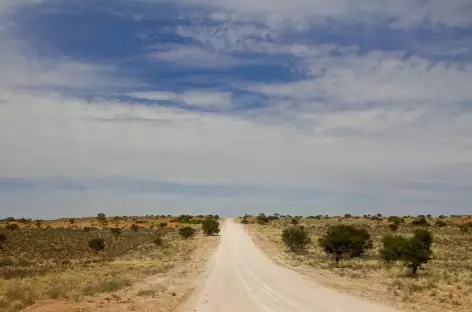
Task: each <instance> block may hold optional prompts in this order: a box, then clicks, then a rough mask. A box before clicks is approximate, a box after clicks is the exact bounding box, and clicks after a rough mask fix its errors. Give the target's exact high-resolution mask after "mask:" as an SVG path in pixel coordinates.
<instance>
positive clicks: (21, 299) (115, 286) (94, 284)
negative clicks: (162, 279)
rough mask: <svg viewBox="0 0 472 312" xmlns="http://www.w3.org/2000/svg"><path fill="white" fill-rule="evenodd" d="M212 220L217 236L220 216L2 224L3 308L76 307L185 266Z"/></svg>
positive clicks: (0, 283)
mask: <svg viewBox="0 0 472 312" xmlns="http://www.w3.org/2000/svg"><path fill="white" fill-rule="evenodd" d="M210 219H211V220H213V221H214V222H216V224H217V226H216V229H215V227H213V228H212V233H215V231H217V230H218V229H219V223H218V221H216V220H217V216H187V215H182V216H179V217H172V216H147V217H107V216H106V215H105V214H103V213H100V214H98V215H97V216H96V217H95V218H84V219H73V218H67V219H62V220H54V221H43V220H27V219H20V220H15V219H13V218H9V219H6V220H3V221H1V222H0V311H5V312H12V311H19V310H21V309H24V308H26V307H28V306H31V305H33V304H35V303H36V302H38V301H43V300H50V299H57V300H64V301H70V302H81V301H84V300H85V299H87V298H90V297H91V296H95V295H97V294H100V293H114V292H116V291H118V290H120V289H124V288H126V287H128V286H132V285H133V284H134V283H137V282H139V281H141V280H143V279H144V278H146V277H148V276H151V275H154V274H158V273H162V274H165V273H166V272H167V271H169V270H171V269H176V268H178V267H179V266H182V267H184V266H185V265H187V264H188V262H189V259H190V258H191V257H192V254H193V253H194V251H195V250H196V249H197V248H198V247H199V245H202V244H203V243H205V242H206V241H207V240H208V239H207V238H205V236H204V235H202V234H203V232H204V231H203V230H202V229H201V227H202V224H204V221H206V220H210ZM165 291H166V287H162V289H160V292H165ZM141 295H142V294H141ZM172 296H174V295H172ZM117 300H118V299H117Z"/></svg>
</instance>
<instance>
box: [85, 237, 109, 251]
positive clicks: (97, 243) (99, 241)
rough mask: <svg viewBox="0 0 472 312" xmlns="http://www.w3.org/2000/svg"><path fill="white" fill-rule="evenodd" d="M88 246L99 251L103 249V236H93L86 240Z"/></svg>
mask: <svg viewBox="0 0 472 312" xmlns="http://www.w3.org/2000/svg"><path fill="white" fill-rule="evenodd" d="M88 246H89V247H90V249H93V250H94V251H95V252H99V251H102V250H104V249H105V241H104V240H103V238H93V239H91V240H89V241H88Z"/></svg>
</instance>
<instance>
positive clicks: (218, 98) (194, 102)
mask: <svg viewBox="0 0 472 312" xmlns="http://www.w3.org/2000/svg"><path fill="white" fill-rule="evenodd" d="M130 95H131V96H133V97H136V98H140V99H148V100H155V101H174V102H175V101H177V102H184V103H185V104H187V105H189V106H195V107H220V108H225V107H226V108H229V107H231V93H230V92H212V91H186V92H180V93H178V92H166V91H141V92H133V93H131V94H130Z"/></svg>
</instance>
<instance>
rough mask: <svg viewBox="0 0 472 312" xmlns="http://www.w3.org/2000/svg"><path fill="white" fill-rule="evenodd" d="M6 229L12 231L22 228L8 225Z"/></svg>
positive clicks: (11, 224) (12, 224) (14, 224)
mask: <svg viewBox="0 0 472 312" xmlns="http://www.w3.org/2000/svg"><path fill="white" fill-rule="evenodd" d="M5 228H6V229H7V230H10V231H14V230H19V229H20V226H19V225H18V224H16V223H8V224H7V225H6V226H5Z"/></svg>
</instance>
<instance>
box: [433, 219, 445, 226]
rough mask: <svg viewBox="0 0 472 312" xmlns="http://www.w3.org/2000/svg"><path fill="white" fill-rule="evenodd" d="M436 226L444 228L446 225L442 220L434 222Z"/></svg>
mask: <svg viewBox="0 0 472 312" xmlns="http://www.w3.org/2000/svg"><path fill="white" fill-rule="evenodd" d="M435 224H436V226H439V227H443V226H446V225H447V223H446V222H444V221H443V220H436V223H435Z"/></svg>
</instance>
